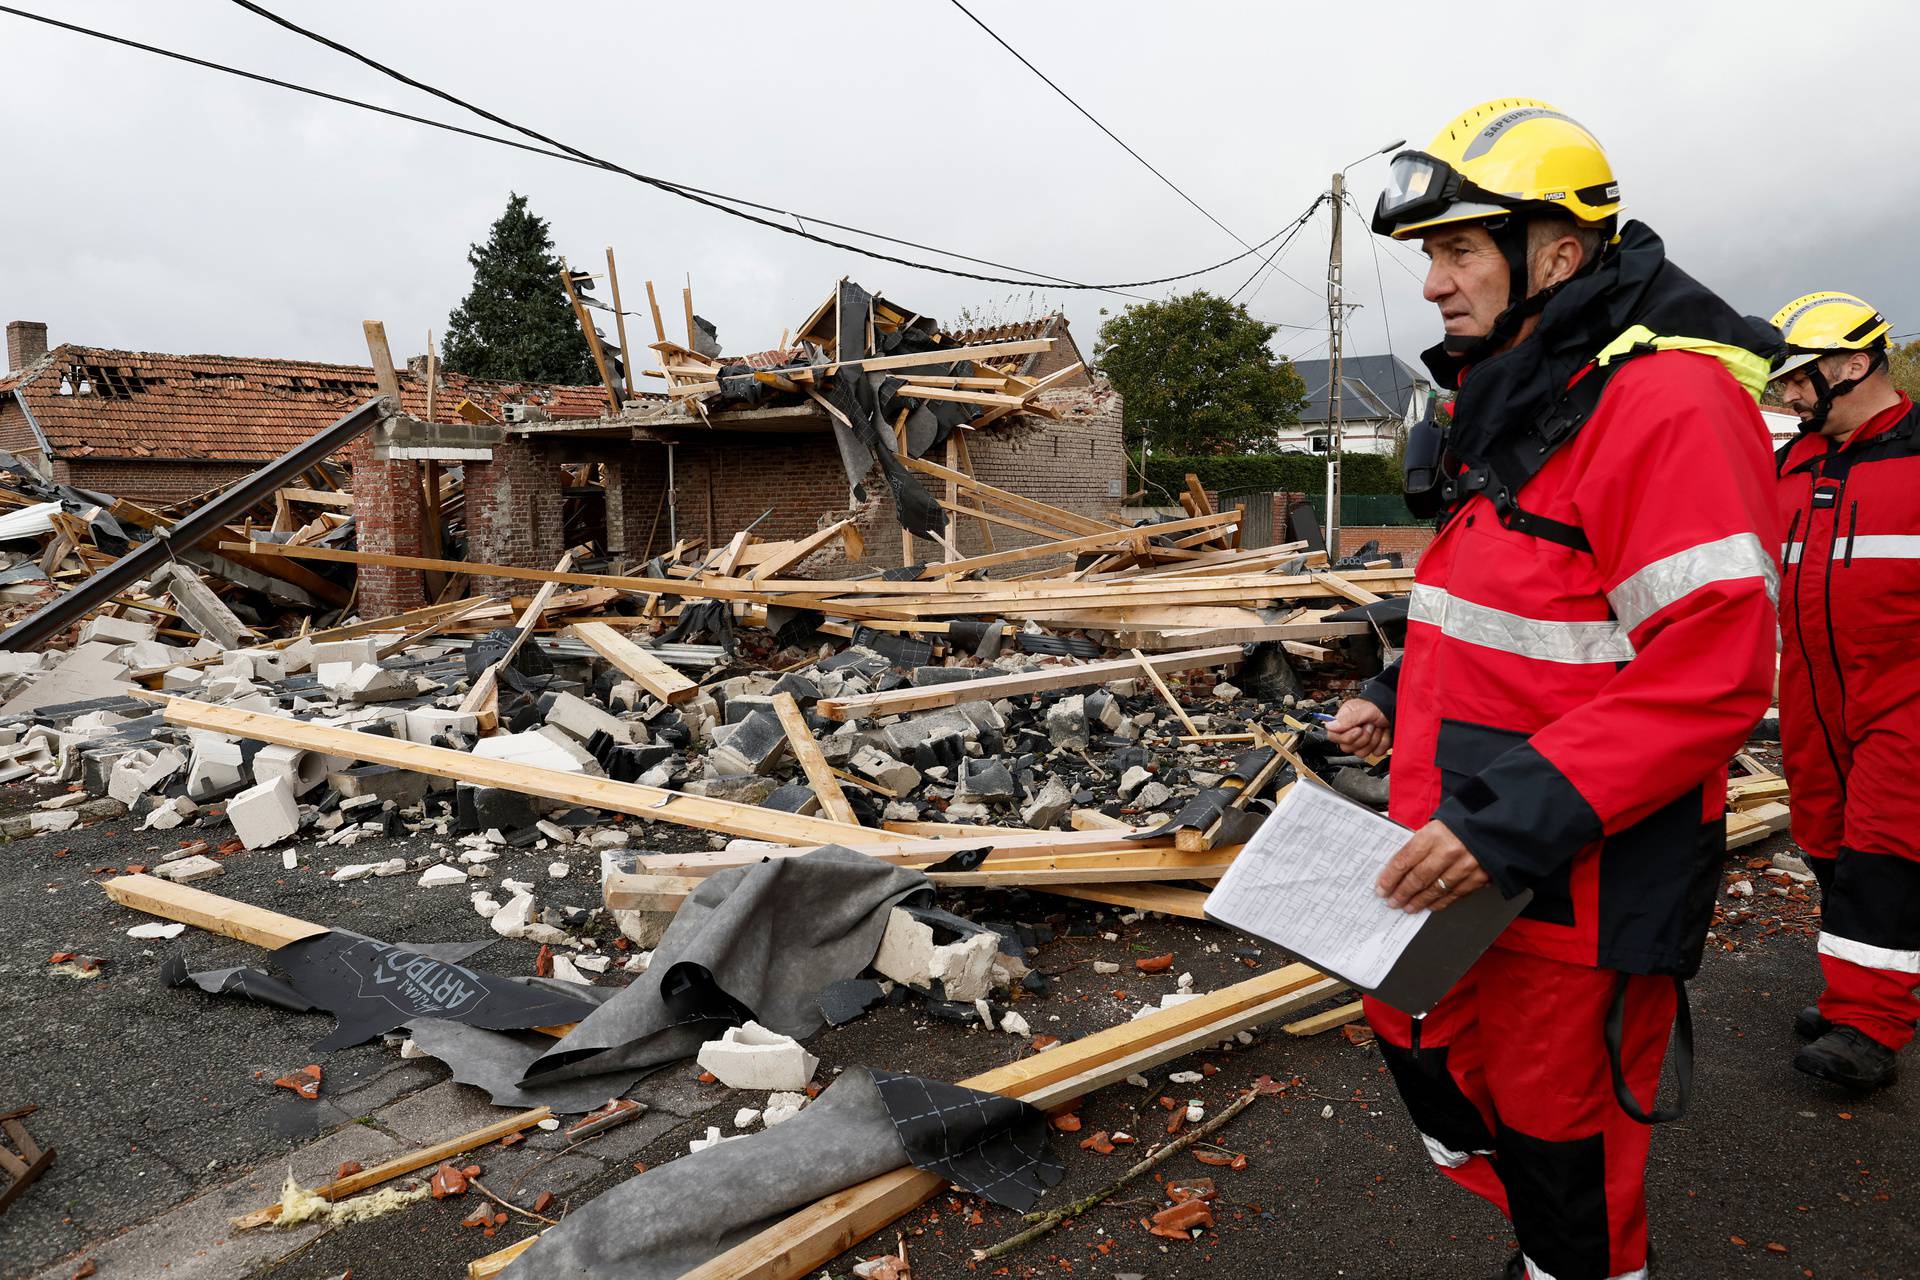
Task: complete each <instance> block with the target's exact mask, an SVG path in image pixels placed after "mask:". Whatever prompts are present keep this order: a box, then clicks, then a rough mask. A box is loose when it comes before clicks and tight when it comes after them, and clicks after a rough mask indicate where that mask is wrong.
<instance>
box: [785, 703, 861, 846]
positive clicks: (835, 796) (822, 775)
mask: <svg viewBox="0 0 1920 1280" xmlns="http://www.w3.org/2000/svg"><path fill="white" fill-rule="evenodd" d="M773 709H774V712H775V713H776V714H777V715H779V717H780V727H781V728H782V729H784V730H785V731H786V734H787V746H788V747H789V748H790V749H791V750H792V751H793V758H794V759H795V760H798V761H799V762H800V769H801V771H802V772H804V773H805V774H806V775H807V785H808V786H810V787H812V788H813V795H814V798H815V799H816V800H818V801H819V802H820V808H821V811H822V812H824V813H825V814H826V815H827V816H828V817H829V818H832V819H833V820H834V821H835V822H844V823H846V824H847V825H848V826H851V827H857V826H859V825H860V819H859V818H857V817H855V816H854V813H853V806H852V805H851V804H849V803H847V796H846V793H845V792H843V791H841V790H840V780H839V779H838V778H836V777H835V776H834V774H833V769H832V767H831V766H829V765H828V764H827V758H826V757H825V756H823V755H821V754H820V744H819V743H817V742H815V741H814V740H813V730H811V729H809V728H808V727H807V717H806V715H805V714H804V713H803V712H802V711H801V710H800V704H799V703H798V702H796V701H794V697H793V695H792V694H790V693H777V694H775V695H774V697H773Z"/></svg>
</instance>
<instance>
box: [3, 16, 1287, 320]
mask: <svg viewBox="0 0 1920 1280" xmlns="http://www.w3.org/2000/svg"><path fill="white" fill-rule="evenodd" d="M0 13H5V14H10V15H12V16H13V17H17V18H24V19H26V20H27V21H29V22H37V23H40V24H42V25H44V26H49V27H55V28H58V29H60V30H63V31H68V32H71V33H73V34H75V35H83V36H88V37H91V38H93V39H97V40H103V41H106V42H108V43H110V44H116V45H120V46H123V47H125V48H129V49H137V50H140V51H141V52H143V53H151V54H154V55H156V56H159V57H163V58H170V59H172V60H174V61H176V62H184V63H187V64H189V65H192V66H197V67H201V68H203V69H205V70H209V71H218V72H221V73H222V74H225V75H231V76H237V77H239V78H241V79H244V80H251V81H254V82H256V83H259V84H266V85H272V86H273V87H275V88H280V89H286V90H289V91H291V92H294V93H302V94H306V95H307V96H309V97H314V98H321V99H324V100H326V101H329V102H334V103H338V104H341V105H343V106H349V107H355V108H358V109H360V110H363V111H372V112H375V113H377V114H380V115H384V116H391V117H393V118H395V119H399V120H406V121H408V122H410V123H413V124H420V125H425V126H427V127H429V128H433V129H439V130H442V131H444V132H447V133H454V134H459V135H461V136H463V137H468V138H473V139H477V140H479V141H483V142H492V143H495V144H498V145H500V146H506V147H512V148H514V149H516V150H519V151H525V152H528V153H530V154H533V155H540V156H546V157H548V158H550V159H556V160H565V161H567V162H569V163H572V164H580V165H585V166H587V167H590V168H597V169H604V170H607V171H609V172H612V173H617V174H620V175H621V176H623V177H628V178H631V179H633V180H635V181H638V182H643V183H645V184H647V185H649V186H653V187H656V188H658V189H659V190H662V191H665V192H667V193H668V194H670V195H676V196H679V197H681V198H682V199H686V200H691V201H693V202H694V203H696V204H701V205H705V206H707V207H708V208H712V209H716V210H718V211H719V212H721V213H725V214H729V215H731V216H733V217H736V218H740V219H742V220H744V221H747V222H752V223H754V224H756V225H759V226H763V227H769V228H771V229H773V230H775V231H778V232H781V233H782V234H785V235H791V236H796V237H798V238H800V239H803V240H811V241H813V242H814V243H816V244H823V245H827V246H828V247H830V248H836V249H844V250H846V251H847V252H849V253H856V254H859V255H861V256H862V257H867V258H873V259H876V260H878V261H882V262H891V263H895V264H897V265H899V266H904V267H911V268H914V269H916V270H921V271H931V272H937V273H939V274H942V275H950V276H958V277H961V278H963V279H968V280H981V281H985V282H987V283H990V284H1011V285H1023V286H1026V287H1028V288H1035V289H1047V288H1059V289H1077V290H1089V291H1093V292H1100V293H1124V292H1125V291H1126V290H1127V289H1130V288H1144V287H1147V286H1149V285H1158V284H1171V283H1175V282H1177V281H1181V280H1190V279H1193V278H1194V277H1196V276H1201V275H1205V274H1207V273H1208V272H1211V271H1216V270H1219V269H1220V268H1221V267H1226V266H1231V265H1232V264H1233V263H1235V262H1239V261H1241V260H1242V259H1245V258H1248V257H1251V256H1252V255H1253V253H1256V252H1258V251H1259V249H1261V248H1264V247H1265V246H1266V245H1268V244H1271V243H1272V242H1273V240H1275V239H1277V238H1278V237H1279V235H1280V234H1281V232H1275V233H1274V235H1273V236H1270V237H1268V238H1267V239H1266V240H1263V241H1261V242H1260V244H1259V245H1256V246H1255V247H1254V249H1252V250H1249V251H1248V252H1244V253H1239V254H1235V255H1234V256H1233V257H1231V258H1227V259H1224V260H1223V261H1220V262H1217V263H1214V264H1213V265H1212V266H1209V267H1203V268H1200V269H1199V270H1197V271H1188V272H1183V273H1181V274H1179V275H1174V276H1166V277H1163V278H1161V279H1158V280H1143V281H1134V282H1121V283H1114V284H1085V283H1082V282H1080V281H1075V280H1069V279H1066V278H1065V277H1060V276H1051V275H1048V274H1046V273H1045V272H1039V271H1031V272H1028V273H1027V274H1028V276H1029V277H1030V278H1025V279H1016V278H1013V277H1008V276H992V275H983V274H980V273H977V272H971V271H960V270H956V269H954V268H951V267H943V266H939V265H937V264H934V263H930V262H918V261H914V260H913V259H910V258H902V257H897V256H894V255H891V254H885V253H879V252H876V251H875V250H872V249H868V248H863V247H861V246H860V245H854V244H846V243H844V242H842V241H838V240H832V239H829V238H827V237H825V236H819V235H815V234H813V233H812V232H809V231H806V230H804V229H799V228H794V227H789V226H785V225H783V224H781V223H778V222H773V221H770V220H769V219H766V218H760V217H755V216H753V215H752V214H748V213H743V212H741V211H740V210H739V209H733V208H729V207H727V204H723V203H717V202H720V201H725V202H727V203H728V204H737V205H740V206H742V207H744V208H750V209H759V210H762V211H765V212H768V213H774V214H779V215H781V216H783V217H788V218H793V219H795V220H796V221H800V222H814V223H817V224H819V225H821V226H827V227H833V228H835V229H836V230H840V231H845V232H848V233H850V234H853V235H860V236H865V237H867V238H869V239H873V240H880V241H885V242H887V243H890V244H899V245H904V246H907V247H910V248H914V249H918V250H921V251H923V252H926V253H934V254H939V255H941V256H942V257H949V258H956V259H959V260H961V261H966V262H973V263H976V264H979V265H983V266H991V267H996V268H998V269H1000V270H1006V271H1025V270H1026V269H1025V268H1022V267H1013V266H1008V265H1006V264H1004V263H998V262H993V261H992V260H990V259H985V258H976V257H972V256H970V255H967V254H963V253H959V252H956V251H954V250H951V249H941V248H938V247H935V246H932V245H925V244H920V243H918V242H916V241H912V240H903V239H900V238H898V237H894V236H889V235H884V234H882V233H880V232H877V231H868V230H866V229H864V228H861V227H854V226H848V225H846V224H844V223H839V222H834V221H831V220H829V219H826V218H810V217H808V216H806V215H803V214H799V213H795V212H794V211H792V210H789V209H781V208H778V207H776V206H772V205H765V204H760V203H757V202H755V201H752V200H747V199H745V198H743V197H739V196H729V195H724V194H722V193H720V192H714V191H706V190H703V189H702V188H699V187H693V186H687V185H685V184H682V183H676V182H669V181H667V180H665V179H662V178H654V177H649V176H647V175H644V174H638V173H634V172H632V171H631V170H628V169H625V168H622V167H621V166H619V165H616V164H612V163H610V162H608V161H604V160H599V159H597V158H595V157H592V156H588V155H586V154H585V153H581V152H576V151H574V150H573V149H572V148H564V147H563V148H562V149H560V150H548V149H547V148H544V147H536V146H530V145H528V144H527V143H524V142H519V141H516V140H515V139H512V138H504V137H501V136H499V135H498V134H492V133H487V132H484V131H482V130H477V129H468V128H465V127H463V126H460V125H456V124H450V123H448V122H446V121H444V120H435V119H432V118H430V117H427V116H420V115H414V114H412V113H411V112H406V111H399V110H396V109H394V108H392V107H383V106H380V105H378V104H376V103H371V102H366V101H363V100H361V99H358V98H351V97H347V96H345V95H343V94H336V93H329V92H327V91H325V90H322V89H315V88H312V87H311V86H308V85H303V84H298V83H295V82H293V81H289V80H283V79H280V78H278V77H274V76H269V75H264V74H261V73H259V72H255V71H248V70H245V69H243V68H240V67H234V66H229V65H227V64H225V63H220V62H214V61H211V60H209V59H205V58H198V57H195V56H193V55H191V54H186V53H181V52H179V51H177V50H173V49H166V48H162V47H160V46H158V45H151V44H146V43H143V42H141V41H138V40H133V39H129V38H128V37H125V36H118V35H114V34H112V33H111V32H106V31H100V30H96V29H94V28H91V27H83V26H79V25H77V24H75V23H70V22H63V21H60V20H59V19H57V18H50V17H47V16H45V15H44V14H38V13H33V12H30V11H28V10H25V9H19V8H15V7H13V6H11V5H0ZM383 70H384V68H383ZM451 100H452V101H455V102H458V101H459V100H458V99H451ZM461 105H465V104H461ZM481 114H483V115H485V114H486V113H484V112H483V113H481ZM487 118H489V119H497V117H493V116H490V115H489V116H488V117H487ZM508 127H510V128H515V129H518V126H514V125H511V124H509V125H508ZM522 132H526V131H524V130H523V131H522ZM535 136H538V135H535ZM542 140H543V141H545V140H546V139H542ZM556 145H558V144H556Z"/></svg>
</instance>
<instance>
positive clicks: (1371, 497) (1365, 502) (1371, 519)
mask: <svg viewBox="0 0 1920 1280" xmlns="http://www.w3.org/2000/svg"><path fill="white" fill-rule="evenodd" d="M1307 503H1308V505H1309V506H1311V507H1312V508H1313V514H1314V515H1315V516H1316V517H1318V518H1319V520H1320V523H1321V526H1322V527H1325V525H1326V511H1327V500H1326V497H1325V495H1324V494H1312V493H1310V494H1308V495H1307ZM1340 523H1341V525H1343V526H1353V525H1367V524H1382V525H1420V524H1426V523H1427V522H1426V521H1425V520H1422V519H1421V518H1420V517H1419V516H1416V515H1414V514H1413V512H1411V511H1409V510H1407V502H1406V499H1405V498H1402V497H1401V496H1400V495H1399V494H1397V493H1343V494H1341V495H1340Z"/></svg>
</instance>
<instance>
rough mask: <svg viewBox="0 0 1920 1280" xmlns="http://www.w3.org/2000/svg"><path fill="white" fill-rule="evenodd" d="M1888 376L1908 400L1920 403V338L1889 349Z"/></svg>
mask: <svg viewBox="0 0 1920 1280" xmlns="http://www.w3.org/2000/svg"><path fill="white" fill-rule="evenodd" d="M1887 376H1888V377H1890V378H1892V379H1893V385H1894V386H1896V387H1898V388H1900V389H1901V390H1902V391H1904V392H1906V393H1907V396H1908V398H1910V399H1912V400H1914V401H1916V402H1920V338H1916V339H1915V340H1914V341H1912V342H1909V343H1906V344H1905V345H1903V346H1898V347H1889V348H1887Z"/></svg>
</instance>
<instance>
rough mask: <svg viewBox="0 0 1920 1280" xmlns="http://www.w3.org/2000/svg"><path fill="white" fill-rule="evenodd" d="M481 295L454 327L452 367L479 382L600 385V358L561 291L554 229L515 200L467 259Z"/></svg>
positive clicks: (449, 345) (457, 312) (465, 305)
mask: <svg viewBox="0 0 1920 1280" xmlns="http://www.w3.org/2000/svg"><path fill="white" fill-rule="evenodd" d="M467 261H468V262H469V263H471V264H472V266H473V288H472V289H471V290H470V291H469V292H468V294H467V297H466V301H464V302H462V303H461V304H460V305H459V306H458V307H455V308H454V311H453V315H452V317H451V318H450V319H449V320H448V322H447V336H446V343H445V346H444V348H443V351H442V354H443V356H444V359H445V363H446V367H447V368H448V369H449V370H451V371H453V372H455V373H464V374H466V375H468V376H469V377H474V378H497V379H501V380H505V381H513V382H548V383H558V384H562V385H568V386H587V385H591V384H593V383H597V382H598V381H599V380H600V379H599V375H598V373H597V372H596V371H595V370H594V367H593V353H592V352H591V351H590V350H588V348H587V340H586V337H585V336H584V335H582V334H581V332H580V325H579V322H578V321H576V320H575V319H574V315H573V308H572V307H571V306H569V305H568V304H567V298H566V294H565V293H564V292H563V291H562V290H561V288H560V259H559V258H558V257H557V256H555V254H554V252H553V239H552V237H551V236H550V235H549V234H548V231H547V222H546V220H545V219H544V218H540V217H537V216H536V215H534V214H533V213H532V212H530V211H529V210H528V209H527V198H526V197H525V196H523V195H518V194H514V193H509V194H508V196H507V211H506V212H505V213H503V214H501V215H500V220H499V221H498V222H495V223H494V224H493V230H492V231H491V232H490V233H489V234H488V236H487V242H486V243H485V244H476V245H474V246H472V247H471V248H470V249H469V250H468V251H467Z"/></svg>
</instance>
